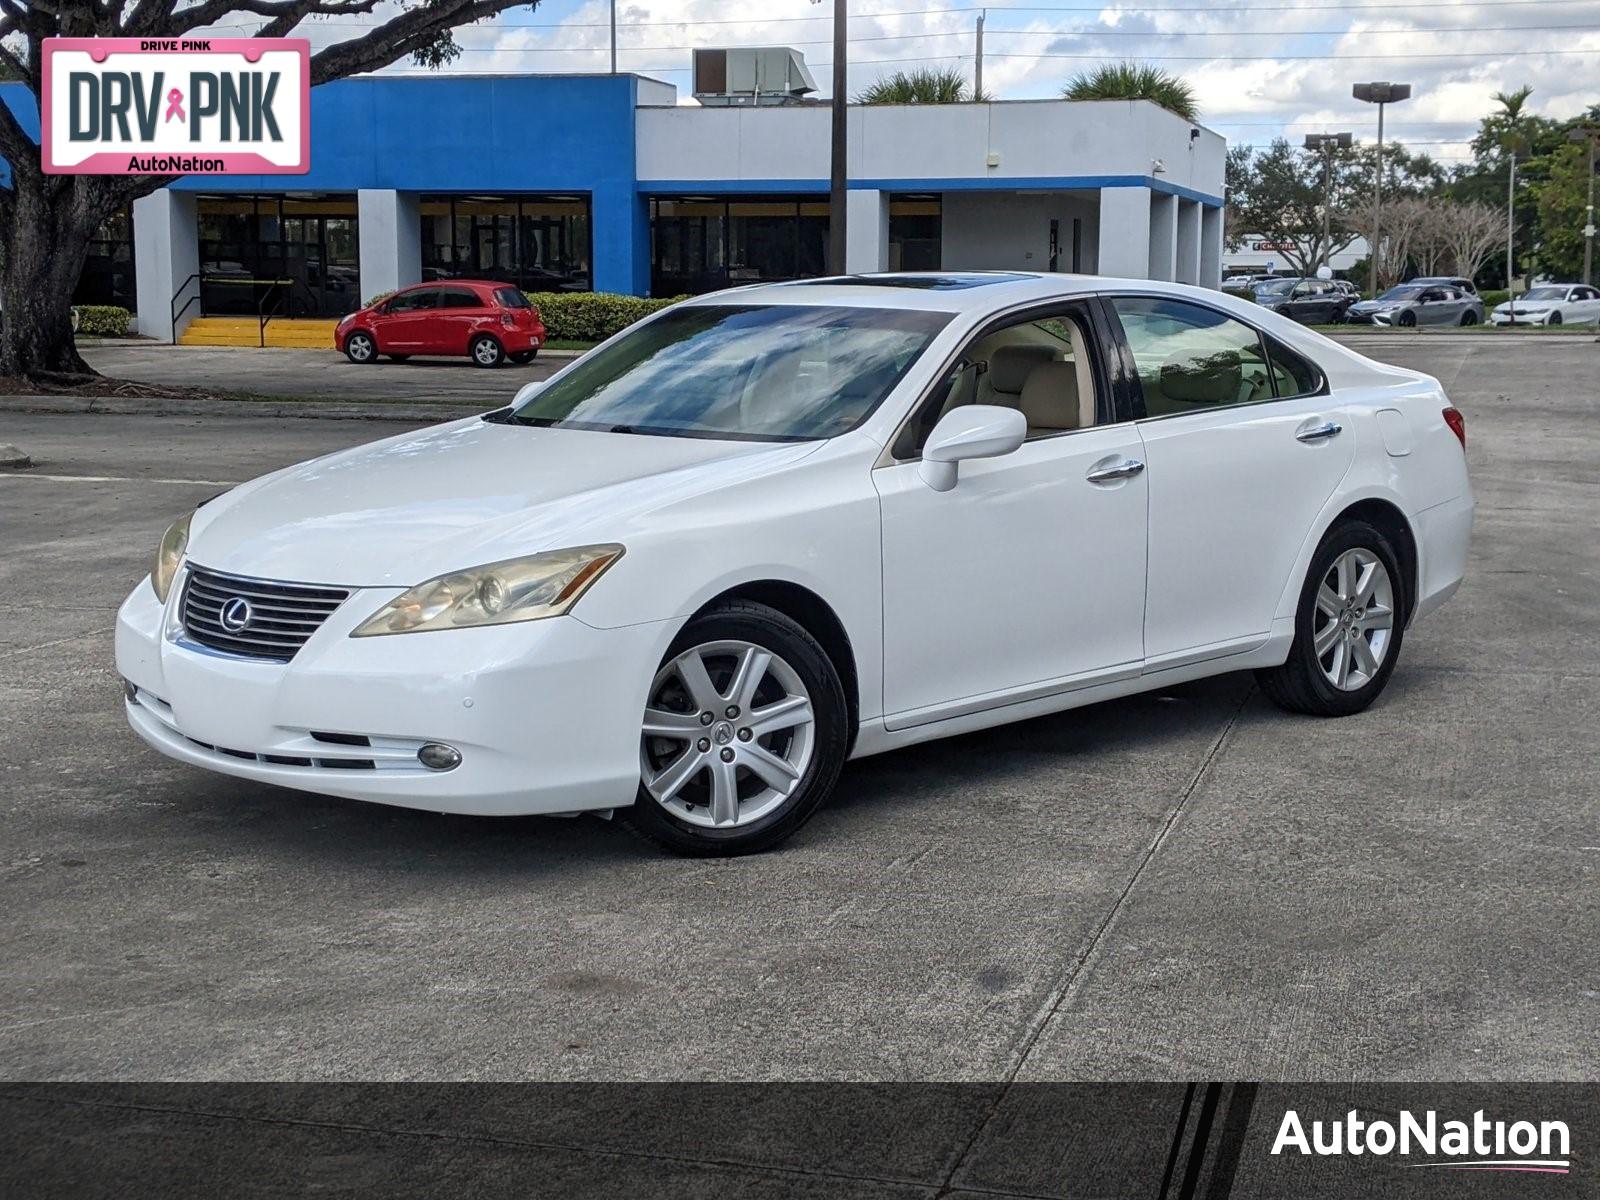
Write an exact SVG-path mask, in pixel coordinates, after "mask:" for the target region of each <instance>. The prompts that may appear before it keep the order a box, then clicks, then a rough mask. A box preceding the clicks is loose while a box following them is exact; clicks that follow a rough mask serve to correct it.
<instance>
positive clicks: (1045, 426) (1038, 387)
mask: <svg viewBox="0 0 1600 1200" xmlns="http://www.w3.org/2000/svg"><path fill="white" fill-rule="evenodd" d="M1084 399H1085V397H1084V396H1083V395H1082V394H1081V393H1080V392H1079V391H1078V368H1077V365H1076V364H1074V363H1070V362H1047V363H1040V364H1039V365H1038V366H1036V367H1035V368H1034V369H1033V370H1032V371H1031V372H1029V373H1028V380H1027V382H1026V383H1024V384H1023V385H1022V395H1021V397H1020V402H1019V403H1018V405H1017V407H1018V408H1020V409H1021V410H1022V415H1023V416H1025V417H1026V418H1028V436H1029V437H1038V436H1041V435H1045V434H1051V433H1059V432H1061V431H1062V430H1064V429H1082V428H1083V427H1084V426H1085V425H1090V424H1093V416H1092V415H1090V416H1089V417H1087V418H1086V417H1085V414H1084V412H1083V407H1084V405H1083V401H1084Z"/></svg>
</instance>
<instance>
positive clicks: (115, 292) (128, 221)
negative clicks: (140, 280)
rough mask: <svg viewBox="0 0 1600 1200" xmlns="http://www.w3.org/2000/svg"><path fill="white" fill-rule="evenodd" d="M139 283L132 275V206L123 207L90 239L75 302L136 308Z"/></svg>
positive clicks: (73, 297)
mask: <svg viewBox="0 0 1600 1200" xmlns="http://www.w3.org/2000/svg"><path fill="white" fill-rule="evenodd" d="M137 291H138V288H137V284H136V283H135V280H134V274H133V209H132V207H131V206H130V207H128V208H124V209H123V210H122V211H121V212H119V213H117V214H116V215H115V216H113V217H111V218H110V219H109V220H107V221H106V222H105V224H103V225H101V226H100V228H99V229H98V230H96V231H95V236H94V238H93V239H92V240H91V241H90V242H89V256H88V257H87V258H86V259H84V262H83V271H82V272H81V273H80V274H79V276H78V286H77V288H76V290H74V291H73V293H72V303H73V304H115V305H118V306H120V307H122V308H125V309H127V310H128V311H129V312H132V311H133V308H134V304H135V302H136V301H135V296H136V295H137Z"/></svg>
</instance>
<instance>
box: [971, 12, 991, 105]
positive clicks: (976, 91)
mask: <svg viewBox="0 0 1600 1200" xmlns="http://www.w3.org/2000/svg"><path fill="white" fill-rule="evenodd" d="M988 16H989V10H988V9H986V8H980V9H979V10H978V46H977V58H976V60H975V61H974V65H973V68H972V98H973V99H974V100H982V99H983V22H984V21H985V19H987V17H988Z"/></svg>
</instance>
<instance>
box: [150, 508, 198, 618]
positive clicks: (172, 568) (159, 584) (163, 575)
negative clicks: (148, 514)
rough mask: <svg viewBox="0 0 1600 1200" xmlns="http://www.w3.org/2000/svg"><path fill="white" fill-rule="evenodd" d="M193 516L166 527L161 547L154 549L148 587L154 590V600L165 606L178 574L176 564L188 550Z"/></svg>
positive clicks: (190, 515)
mask: <svg viewBox="0 0 1600 1200" xmlns="http://www.w3.org/2000/svg"><path fill="white" fill-rule="evenodd" d="M192 520H194V514H193V513H190V514H189V515H188V516H187V517H182V518H180V519H179V520H176V521H174V522H173V523H172V524H171V525H169V526H167V531H166V532H165V533H164V534H162V535H161V545H160V546H158V547H157V548H156V562H155V566H153V567H151V568H150V586H152V587H153V588H155V590H156V599H157V600H159V601H161V603H163V604H165V603H166V602H167V594H168V593H169V592H171V591H172V581H173V579H174V578H175V577H176V576H177V574H178V564H179V563H181V562H182V561H183V552H184V551H185V550H187V549H188V548H189V522H190V521H192Z"/></svg>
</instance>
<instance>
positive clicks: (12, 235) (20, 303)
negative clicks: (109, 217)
mask: <svg viewBox="0 0 1600 1200" xmlns="http://www.w3.org/2000/svg"><path fill="white" fill-rule="evenodd" d="M19 174H20V173H19ZM13 182H14V191H13V193H12V195H11V197H9V201H10V203H9V205H8V207H9V209H10V213H9V214H8V215H9V216H10V218H11V221H10V225H11V228H10V229H8V230H7V231H6V238H5V245H4V247H3V252H0V375H14V376H23V377H30V378H36V377H39V376H43V375H61V374H65V375H92V374H94V372H93V371H92V370H91V369H90V367H89V364H87V363H86V362H84V361H83V359H82V357H81V356H80V355H79V354H78V347H77V345H76V343H75V342H74V340H73V336H72V293H73V292H74V290H76V288H77V286H78V276H79V275H80V274H82V272H83V264H84V261H85V260H86V259H87V258H88V255H89V240H90V238H91V237H92V236H93V234H94V231H95V228H96V226H97V224H98V222H97V221H96V220H94V219H93V218H92V217H90V216H89V215H88V214H86V213H83V212H81V211H80V209H81V208H83V207H84V206H83V205H82V204H81V202H80V200H81V198H80V196H79V195H78V189H76V188H75V187H74V186H73V185H72V181H67V180H63V179H61V178H58V177H54V176H45V177H42V178H41V177H37V176H36V177H34V178H32V179H29V178H26V177H20V178H17V179H15V180H14V181H13Z"/></svg>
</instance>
